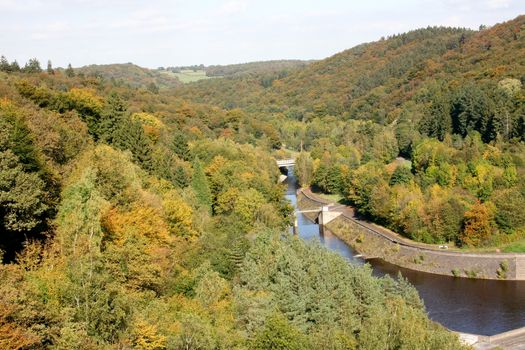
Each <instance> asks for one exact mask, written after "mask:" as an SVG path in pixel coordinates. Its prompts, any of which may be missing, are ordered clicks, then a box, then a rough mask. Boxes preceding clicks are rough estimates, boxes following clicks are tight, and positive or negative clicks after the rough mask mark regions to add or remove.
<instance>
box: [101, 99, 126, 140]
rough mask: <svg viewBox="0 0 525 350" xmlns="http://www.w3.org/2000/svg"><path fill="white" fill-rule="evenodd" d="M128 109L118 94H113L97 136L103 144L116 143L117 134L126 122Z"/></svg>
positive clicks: (107, 103)
mask: <svg viewBox="0 0 525 350" xmlns="http://www.w3.org/2000/svg"><path fill="white" fill-rule="evenodd" d="M126 110H127V107H126V105H125V104H124V101H122V99H121V98H120V97H119V96H118V95H117V94H116V93H111V94H110V95H109V97H108V98H107V100H106V104H105V106H104V109H103V111H102V114H101V118H100V123H99V125H98V130H97V135H98V137H99V139H100V140H101V141H102V142H105V143H107V144H109V145H111V144H113V143H114V142H115V136H116V132H117V131H118V129H119V128H120V126H121V124H122V123H123V122H124V117H125V115H126Z"/></svg>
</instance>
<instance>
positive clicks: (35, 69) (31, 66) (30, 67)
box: [23, 58, 42, 73]
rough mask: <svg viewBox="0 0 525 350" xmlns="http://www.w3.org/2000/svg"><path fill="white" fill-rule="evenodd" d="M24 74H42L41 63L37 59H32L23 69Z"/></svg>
mask: <svg viewBox="0 0 525 350" xmlns="http://www.w3.org/2000/svg"><path fill="white" fill-rule="evenodd" d="M23 72H24V73H40V72H42V68H41V67H40V62H38V60H37V59H36V58H31V59H30V60H29V61H28V62H27V63H26V65H25V66H24V69H23Z"/></svg>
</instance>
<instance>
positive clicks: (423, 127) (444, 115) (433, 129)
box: [419, 88, 452, 141]
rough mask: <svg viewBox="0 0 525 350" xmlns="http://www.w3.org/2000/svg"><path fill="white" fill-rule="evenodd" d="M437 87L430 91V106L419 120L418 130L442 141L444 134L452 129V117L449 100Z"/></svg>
mask: <svg viewBox="0 0 525 350" xmlns="http://www.w3.org/2000/svg"><path fill="white" fill-rule="evenodd" d="M438 89H439V88H436V90H433V91H431V92H430V94H431V96H432V98H431V102H430V106H429V107H428V108H427V110H426V112H425V114H424V117H423V119H422V120H421V123H420V125H419V131H420V132H421V133H422V134H425V135H427V136H429V137H434V138H437V139H439V140H440V141H443V139H444V138H445V135H447V134H449V133H450V132H451V130H452V118H451V116H450V102H449V101H448V98H447V97H446V96H443V94H442V92H441V91H439V90H438Z"/></svg>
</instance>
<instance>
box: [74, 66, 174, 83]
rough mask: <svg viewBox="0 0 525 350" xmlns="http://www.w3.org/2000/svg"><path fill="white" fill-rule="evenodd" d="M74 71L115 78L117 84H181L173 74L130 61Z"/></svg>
mask: <svg viewBox="0 0 525 350" xmlns="http://www.w3.org/2000/svg"><path fill="white" fill-rule="evenodd" d="M75 72H77V73H82V74H85V75H88V76H89V75H95V76H100V77H103V78H104V79H107V80H115V81H116V83H117V84H126V85H129V86H130V87H144V88H147V87H150V86H151V84H155V86H157V87H158V88H173V87H177V86H180V85H181V82H180V81H179V80H178V79H177V78H176V77H174V76H170V75H167V74H162V73H161V72H159V71H157V70H153V69H148V68H143V67H139V66H137V65H135V64H132V63H123V64H119V63H116V64H104V65H98V64H93V65H89V66H84V67H80V68H76V69H75Z"/></svg>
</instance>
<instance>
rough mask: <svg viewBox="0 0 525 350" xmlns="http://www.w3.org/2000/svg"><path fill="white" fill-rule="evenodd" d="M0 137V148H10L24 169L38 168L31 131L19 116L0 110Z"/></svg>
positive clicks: (34, 169) (38, 163) (32, 169)
mask: <svg viewBox="0 0 525 350" xmlns="http://www.w3.org/2000/svg"><path fill="white" fill-rule="evenodd" d="M0 137H1V139H0V150H7V149H10V150H11V151H12V152H13V153H14V154H15V155H16V156H17V158H18V161H20V163H22V165H23V167H24V170H27V171H37V170H39V169H40V162H39V160H38V155H37V152H36V149H35V146H34V144H33V140H32V136H31V133H30V131H29V129H28V128H27V126H26V125H25V124H24V122H23V121H22V119H21V118H20V117H18V116H15V115H8V114H4V113H2V112H0Z"/></svg>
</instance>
